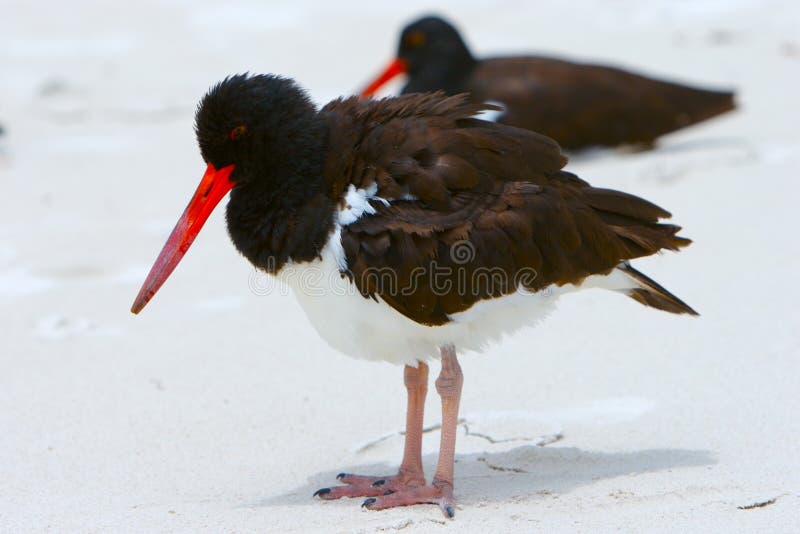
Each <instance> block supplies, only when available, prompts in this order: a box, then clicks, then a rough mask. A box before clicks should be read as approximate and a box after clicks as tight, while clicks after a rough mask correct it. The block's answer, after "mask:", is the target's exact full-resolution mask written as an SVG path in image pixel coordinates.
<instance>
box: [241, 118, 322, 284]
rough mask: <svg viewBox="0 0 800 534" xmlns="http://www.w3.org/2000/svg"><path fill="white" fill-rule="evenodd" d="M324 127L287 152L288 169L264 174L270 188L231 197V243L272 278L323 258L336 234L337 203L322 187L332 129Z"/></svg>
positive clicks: (245, 188)
mask: <svg viewBox="0 0 800 534" xmlns="http://www.w3.org/2000/svg"><path fill="white" fill-rule="evenodd" d="M322 126H324V125H322V124H320V130H319V132H317V133H318V136H316V138H312V139H314V142H304V143H303V144H302V145H301V146H298V145H293V146H286V147H285V149H284V153H283V154H282V155H283V156H284V157H283V158H282V159H283V161H285V162H286V163H285V164H283V165H281V166H280V167H279V168H277V169H275V168H273V169H270V170H268V171H261V172H265V173H269V180H268V185H265V184H266V182H261V181H252V182H249V183H244V184H242V185H240V186H236V187H235V188H234V189H233V190H232V191H231V198H230V202H229V203H228V208H227V214H226V218H227V223H228V232H229V234H230V236H231V240H232V241H233V244H234V245H235V246H236V248H237V249H238V250H239V252H241V253H242V255H244V256H245V257H246V258H247V259H248V260H249V261H250V262H251V263H252V264H253V265H255V266H256V267H258V268H260V269H263V270H265V271H267V272H270V273H276V272H278V271H280V270H281V269H282V268H283V267H284V266H285V265H286V264H287V263H288V262H292V263H302V262H309V261H313V260H314V259H316V258H318V257H319V255H320V251H321V250H322V248H323V247H324V246H325V243H326V242H327V240H328V237H329V236H330V233H331V231H332V230H333V214H334V203H333V201H332V200H331V197H330V194H329V192H328V191H326V190H325V184H324V181H323V165H324V160H325V156H326V152H327V140H326V132H327V128H324V127H322ZM306 133H308V132H306ZM287 145H288V144H287Z"/></svg>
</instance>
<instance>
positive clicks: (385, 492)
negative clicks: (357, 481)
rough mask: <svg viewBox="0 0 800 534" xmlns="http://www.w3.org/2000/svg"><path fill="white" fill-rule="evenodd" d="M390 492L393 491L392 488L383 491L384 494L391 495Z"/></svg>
mask: <svg viewBox="0 0 800 534" xmlns="http://www.w3.org/2000/svg"><path fill="white" fill-rule="evenodd" d="M392 493H394V491H392V490H386V491H384V492H383V494H384V495H391V494H392Z"/></svg>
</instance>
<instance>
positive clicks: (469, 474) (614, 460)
mask: <svg viewBox="0 0 800 534" xmlns="http://www.w3.org/2000/svg"><path fill="white" fill-rule="evenodd" d="M423 462H424V465H425V472H426V474H427V476H428V478H430V476H431V475H432V473H433V472H434V471H435V469H436V455H435V454H429V455H426V456H425V457H424V459H423ZM714 463H716V459H715V458H714V457H713V455H712V454H711V452H710V451H705V450H687V449H648V450H643V451H633V452H618V453H605V452H592V451H584V450H581V449H578V448H575V447H537V446H535V445H525V446H521V447H517V448H515V449H511V450H508V451H505V452H484V453H477V454H465V455H457V456H456V478H455V486H456V492H457V498H458V501H459V503H460V504H464V505H469V504H475V503H478V502H503V501H508V500H510V499H514V498H520V497H526V496H534V495H537V494H538V495H548V494H564V493H569V492H570V491H571V490H573V489H575V488H577V487H580V486H585V485H588V484H592V483H594V482H595V481H597V480H602V479H609V478H615V477H619V476H632V475H637V474H640V473H648V472H654V471H663V470H669V469H677V468H682V467H697V466H704V465H711V464H714ZM396 469H397V466H390V465H387V464H386V463H368V464H357V465H350V466H341V469H336V470H331V471H324V472H321V473H318V474H316V475H314V476H312V477H310V478H309V480H308V482H307V483H306V484H304V485H303V486H300V487H298V488H295V489H293V490H291V491H289V492H287V493H284V494H282V495H278V496H275V497H271V498H269V499H265V500H263V501H260V502H255V503H253V504H251V505H250V506H252V507H260V506H278V505H304V504H311V503H314V502H315V501H314V500H312V498H311V495H312V494H313V493H314V491H316V490H317V489H319V488H322V487H329V486H332V485H336V484H337V480H336V475H337V474H338V473H340V472H348V473H357V474H364V475H386V474H390V473H393V472H395V471H396Z"/></svg>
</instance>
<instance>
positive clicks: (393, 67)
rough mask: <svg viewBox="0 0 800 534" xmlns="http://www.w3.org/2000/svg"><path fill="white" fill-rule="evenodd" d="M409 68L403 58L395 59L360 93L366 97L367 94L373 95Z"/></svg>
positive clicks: (362, 96)
mask: <svg viewBox="0 0 800 534" xmlns="http://www.w3.org/2000/svg"><path fill="white" fill-rule="evenodd" d="M407 70H408V65H407V64H406V62H405V61H403V60H402V59H395V60H394V61H392V63H391V64H390V65H389V66H388V67H386V70H385V71H383V73H382V74H381V75H380V76H378V77H377V78H375V81H373V82H372V83H371V84H369V85H368V86H367V88H366V89H364V90H363V91H361V94H360V95H359V96H360V97H361V98H365V97H367V96H371V95H373V94H374V93H375V91H377V90H378V89H380V88H381V87H382V86H383V85H384V84H385V83H386V82H388V81H389V80H391V79H392V78H394V77H395V76H397V75H398V74H403V73H404V72H406V71H407Z"/></svg>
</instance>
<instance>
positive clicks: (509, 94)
mask: <svg viewBox="0 0 800 534" xmlns="http://www.w3.org/2000/svg"><path fill="white" fill-rule="evenodd" d="M401 73H406V74H407V75H408V82H407V83H406V85H405V87H404V88H403V93H417V92H426V91H436V90H442V91H444V92H445V93H446V94H448V95H453V94H458V93H469V94H470V95H471V98H472V100H473V101H475V102H492V103H495V104H497V105H499V106H500V107H501V113H500V114H499V116H498V118H497V121H498V122H501V123H503V124H510V125H512V126H517V127H520V128H527V129H529V130H533V131H536V132H539V133H542V134H544V135H547V136H548V137H551V138H553V139H555V140H556V141H558V143H559V144H560V145H561V146H562V147H564V148H566V149H573V150H574V149H581V148H586V147H589V146H593V145H603V146H615V145H620V144H640V145H644V146H648V145H652V144H653V142H654V141H655V140H656V138H658V137H659V136H661V135H664V134H666V133H669V132H672V131H674V130H677V129H679V128H683V127H686V126H689V125H692V124H695V123H697V122H700V121H703V120H706V119H709V118H711V117H714V116H716V115H719V114H721V113H725V112H727V111H731V110H732V109H734V107H735V104H734V93H733V92H730V91H717V90H709V89H701V88H697V87H691V86H687V85H683V84H679V83H674V82H669V81H664V80H659V79H655V78H650V77H647V76H642V75H640V74H635V73H632V72H629V71H626V70H622V69H618V68H615V67H610V66H603V65H592V64H583V63H576V62H572V61H566V60H562V59H556V58H549V57H540V56H520V57H499V58H487V59H476V58H475V57H473V55H472V54H471V53H470V51H469V49H468V48H467V45H466V44H465V43H464V40H463V39H462V38H461V36H460V35H459V33H458V31H457V30H456V29H455V28H454V27H453V26H452V25H451V24H449V23H448V22H447V21H445V20H443V19H441V18H439V17H424V18H421V19H419V20H417V21H415V22H413V23H411V24H409V25H408V26H406V27H405V28H404V29H403V32H402V34H401V36H400V43H399V46H398V51H397V59H395V60H394V61H393V62H392V63H391V64H390V65H389V67H388V68H387V69H386V70H385V71H384V72H383V73H382V74H381V75H380V76H379V77H378V78H376V79H375V80H374V81H373V82H372V83H371V84H369V86H368V87H367V88H366V89H364V90H363V91H362V96H368V95H372V94H373V93H374V92H375V91H377V90H378V89H379V88H380V87H381V86H382V85H383V84H385V83H386V82H388V81H389V80H390V79H392V78H394V77H395V76H397V75H399V74H401Z"/></svg>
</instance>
